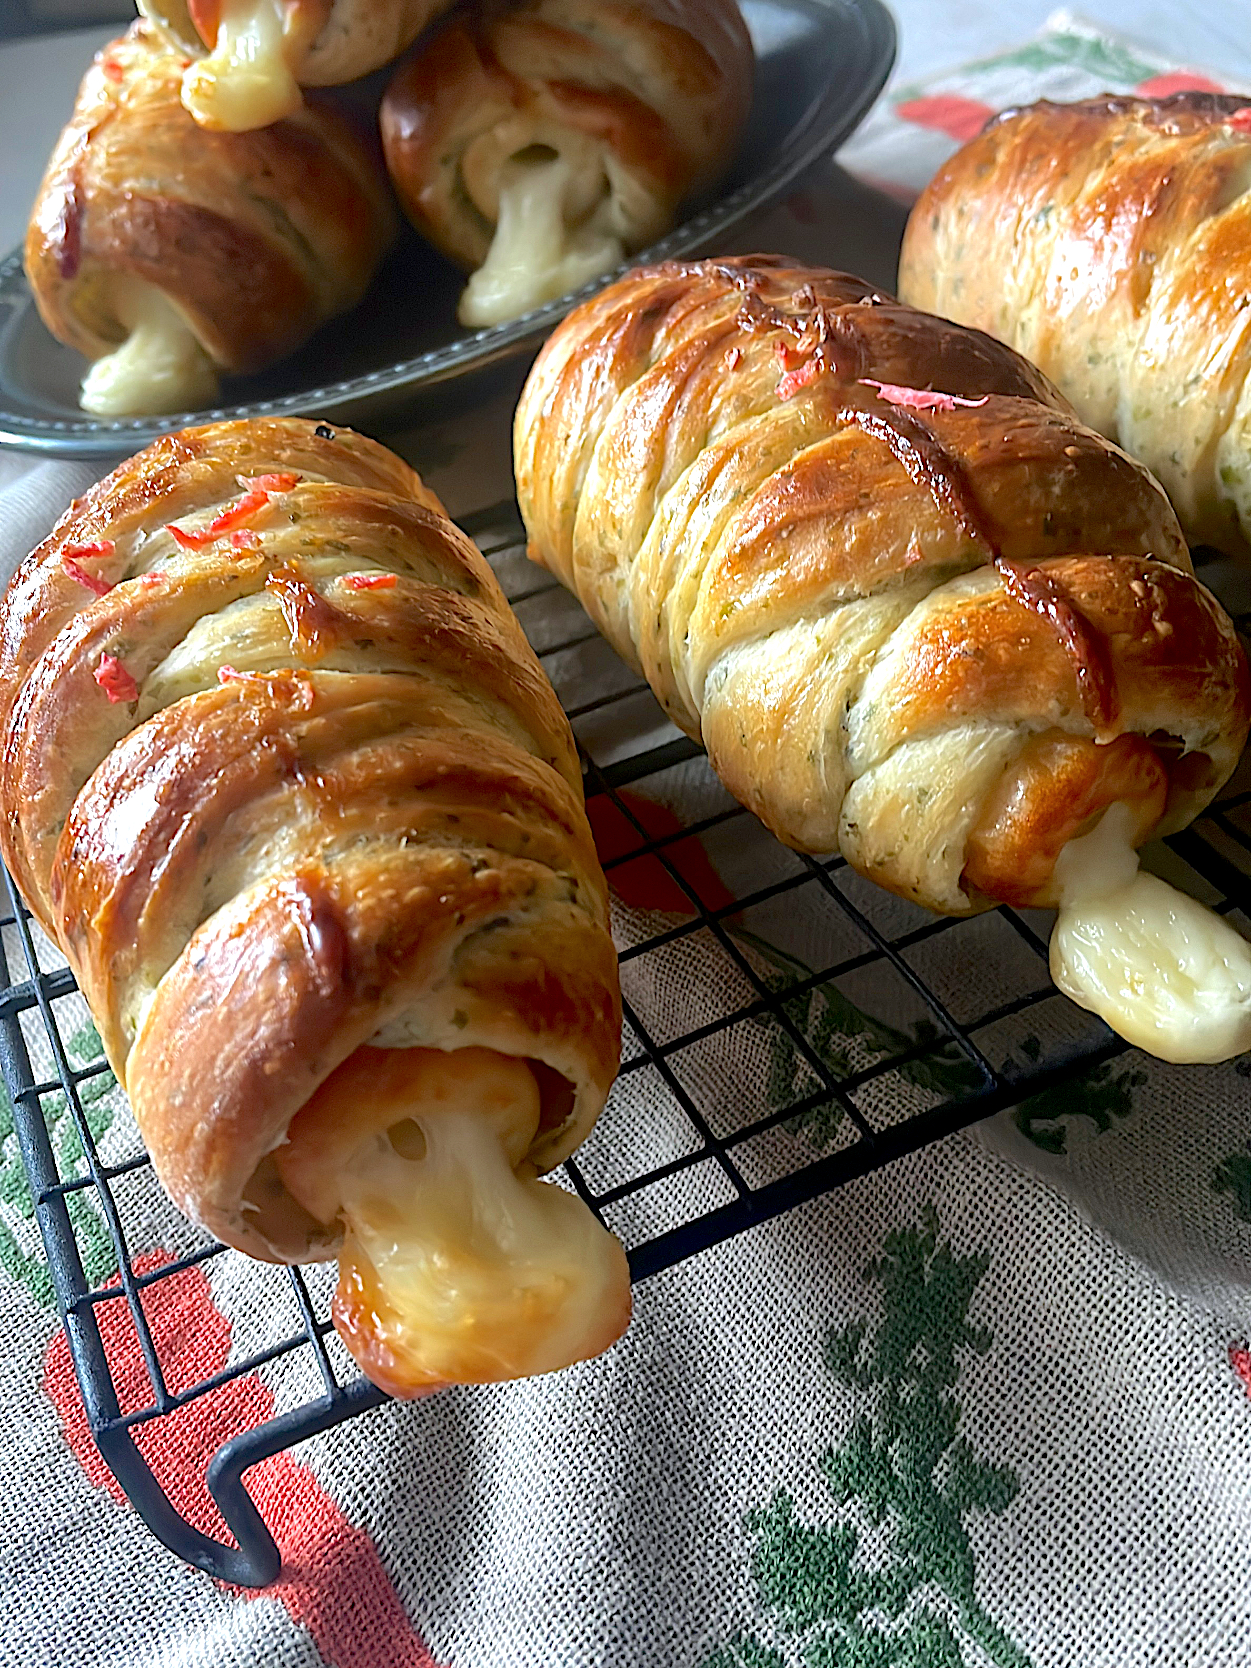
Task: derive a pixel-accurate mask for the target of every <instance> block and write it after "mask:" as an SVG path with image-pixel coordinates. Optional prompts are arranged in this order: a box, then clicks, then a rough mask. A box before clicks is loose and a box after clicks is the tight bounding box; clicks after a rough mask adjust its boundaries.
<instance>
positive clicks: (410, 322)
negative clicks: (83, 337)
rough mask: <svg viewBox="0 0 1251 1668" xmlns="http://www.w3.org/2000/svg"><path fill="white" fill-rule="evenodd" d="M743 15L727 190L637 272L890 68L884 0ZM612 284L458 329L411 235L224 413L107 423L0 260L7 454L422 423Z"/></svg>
mask: <svg viewBox="0 0 1251 1668" xmlns="http://www.w3.org/2000/svg"><path fill="white" fill-rule="evenodd" d="M743 12H744V15H745V17H746V19H747V23H748V26H749V28H750V29H751V34H752V39H753V42H754V44H755V48H756V55H757V62H756V85H755V95H754V98H753V101H752V109H751V114H750V116H749V118H748V122H747V126H746V129H745V131H744V135H743V142H742V145H741V147H740V151H739V157H738V161H737V163H736V165H735V167H734V169H733V170H732V172H731V174H730V177H729V179H728V181H727V183H726V187H725V191H724V194H723V195H722V196H720V197H719V198H717V200H716V201H715V202H713V203H711V204H710V205H708V206H707V207H704V208H703V209H702V210H701V211H700V212H697V213H694V214H693V215H692V216H691V217H690V218H689V219H687V220H686V221H684V222H683V224H682V225H681V226H679V227H678V228H677V229H676V230H675V231H673V232H671V233H669V235H668V236H667V237H665V238H662V239H661V241H660V242H659V243H656V244H654V245H653V246H652V247H651V248H650V249H647V250H644V251H643V252H642V253H641V254H640V255H637V256H635V257H634V258H633V259H632V261H631V262H630V263H629V264H630V265H635V264H638V263H640V262H643V261H653V260H667V259H672V258H673V257H675V256H683V255H691V254H698V253H704V254H708V253H713V252H715V251H716V250H717V248H718V246H719V245H722V244H723V243H724V241H726V240H728V239H729V238H730V237H731V236H732V235H733V234H734V233H735V232H736V231H737V230H739V229H740V228H741V227H742V226H743V223H744V222H745V221H747V220H748V218H749V217H750V216H751V215H753V214H755V213H756V212H757V211H759V210H761V209H763V208H765V207H767V206H768V205H769V204H770V203H771V202H773V201H774V200H775V199H776V198H778V197H779V196H780V195H781V194H782V193H783V192H785V190H786V188H787V187H788V186H789V185H790V184H791V182H792V181H793V180H794V179H795V178H796V176H797V175H798V174H800V173H801V172H802V171H803V170H804V169H805V168H806V167H807V166H808V165H809V164H810V163H812V162H814V161H816V159H817V158H818V157H820V156H823V155H825V156H828V155H829V154H830V153H831V152H832V151H833V150H834V149H835V148H836V147H837V146H839V145H840V144H842V143H843V141H844V140H845V139H847V138H848V137H849V136H850V134H851V133H852V132H853V131H854V130H855V128H856V127H857V125H858V124H859V123H860V122H861V121H862V120H863V118H864V116H865V115H866V114H867V113H868V111H869V109H870V108H871V106H872V105H873V103H874V101H875V100H876V98H877V96H878V94H879V93H880V92H881V90H882V88H883V86H884V85H885V83H886V78H887V76H888V75H889V74H890V70H891V66H892V64H893V62H894V56H895V27H894V23H893V22H892V19H891V16H890V13H889V12H888V11H887V10H886V8H885V7H884V6H883V5H882V4H881V3H880V0H743ZM67 114H68V112H67ZM621 270H624V268H622V269H621ZM612 276H614V274H609V275H608V276H607V277H605V278H601V279H597V280H595V281H594V282H593V283H590V284H587V285H585V286H584V287H583V288H582V289H580V290H576V291H574V292H573V293H572V294H570V295H567V296H562V297H561V299H560V300H559V301H552V302H549V303H547V304H546V305H545V306H543V307H539V308H536V309H535V310H534V311H533V312H530V313H527V314H525V315H524V317H522V318H519V319H514V320H513V321H511V322H510V323H508V324H502V325H492V326H491V327H489V328H488V329H485V330H476V331H467V330H464V329H462V328H461V326H460V325H459V324H458V323H457V321H456V300H457V297H458V296H459V294H460V290H461V287H462V285H463V283H464V278H463V275H462V274H461V273H459V272H458V271H456V270H455V269H454V268H453V267H452V266H450V265H449V264H448V263H447V262H446V261H444V260H443V259H442V258H441V257H440V256H438V255H437V254H435V252H434V251H433V250H431V249H430V248H429V247H428V246H427V245H426V244H424V243H423V242H422V241H421V240H420V239H419V238H418V237H417V235H416V234H415V233H408V232H406V233H405V235H404V236H403V237H402V238H401V240H400V242H399V244H398V245H397V246H396V248H395V249H394V250H393V251H392V253H391V254H390V255H389V256H388V258H387V260H386V262H385V263H384V265H383V267H382V269H381V271H380V272H379V274H378V276H377V278H376V280H375V282H374V284H373V286H372V287H371V289H370V291H369V294H368V295H367V296H366V297H365V299H364V301H363V302H362V303H361V304H360V306H359V307H357V308H355V309H354V311H353V312H351V313H348V314H345V315H344V316H343V317H341V318H339V319H335V320H332V321H331V322H330V323H329V324H328V325H326V326H325V327H324V328H323V329H322V330H320V331H319V332H318V333H317V335H316V336H314V337H313V338H312V340H311V341H310V342H308V343H307V344H306V346H305V347H304V348H302V349H301V350H300V352H299V353H298V354H295V355H293V356H292V357H291V358H289V359H285V360H283V361H281V362H280V363H279V364H277V365H275V366H273V367H272V368H271V369H270V370H268V371H266V372H263V373H262V374H260V375H258V376H251V377H236V378H231V379H229V380H227V382H226V383H225V384H224V385H223V392H224V394H225V395H226V400H225V401H224V402H223V404H221V405H220V406H216V407H214V408H212V409H210V410H206V411H197V412H184V413H181V414H178V415H175V416H169V417H155V418H153V417H147V418H127V419H122V420H113V421H100V420H97V419H95V418H92V417H89V416H88V415H87V414H86V413H85V412H83V411H82V410H81V409H80V408H79V406H78V399H77V396H78V385H79V382H80V381H81V379H82V375H83V371H84V369H85V361H84V360H83V359H82V358H81V356H80V355H79V354H77V353H75V352H73V350H72V349H70V348H66V347H63V346H62V345H61V344H60V343H59V342H57V341H55V340H54V339H53V338H52V336H50V335H49V334H48V332H47V330H46V329H45V328H44V326H43V323H42V322H41V320H40V318H39V315H38V313H37V312H36V310H35V306H34V302H33V301H32V299H31V295H30V291H29V289H28V287H27V284H26V279H25V275H24V273H23V271H22V256H21V250H20V249H19V250H15V251H14V253H13V254H11V255H10V256H9V257H8V258H7V260H5V261H4V262H3V263H2V264H0V446H13V447H17V448H20V449H22V450H26V451H35V452H44V453H52V454H55V455H58V456H62V457H80V458H89V457H100V458H105V457H114V456H117V455H118V454H121V453H126V452H132V451H134V450H135V449H136V448H137V447H139V446H142V445H145V444H146V443H147V442H148V441H149V440H152V439H153V438H154V437H155V436H156V435H158V434H161V433H164V432H166V431H167V430H170V429H175V428H181V427H183V426H184V425H185V424H186V423H187V422H189V421H197V422H208V421H213V420H215V419H218V418H222V417H258V416H272V415H309V414H314V413H315V414H317V415H319V416H327V417H333V418H336V419H338V420H339V421H340V422H355V423H366V424H372V425H374V426H375V427H376V426H378V425H379V424H380V423H382V422H383V421H394V420H396V419H400V418H404V417H412V416H421V415H429V414H430V413H431V411H432V409H434V408H446V407H447V406H448V405H449V404H451V403H456V404H459V403H461V401H462V400H463V399H464V398H467V397H472V396H474V395H476V394H478V393H480V392H483V391H485V387H486V385H487V384H488V383H489V382H490V381H491V380H493V379H495V378H496V377H498V374H499V372H500V370H501V369H502V368H504V367H506V366H507V365H508V362H510V361H512V362H514V368H516V367H517V366H519V365H520V364H521V363H523V362H524V361H525V360H526V359H527V358H528V357H529V356H531V355H533V353H534V352H535V351H536V350H537V348H538V346H539V344H540V343H541V342H542V340H543V339H544V337H545V336H547V335H548V334H549V332H550V331H551V330H552V329H553V327H554V326H555V325H556V324H557V323H558V322H559V320H560V319H561V318H563V316H564V315H565V313H566V312H568V310H569V309H570V308H571V307H572V306H573V305H574V304H575V303H576V302H578V301H580V300H583V299H584V298H585V297H586V296H588V295H591V294H593V293H594V291H595V290H596V289H598V288H600V287H602V285H603V284H605V283H607V282H608V281H609V279H610V278H611V277H612Z"/></svg>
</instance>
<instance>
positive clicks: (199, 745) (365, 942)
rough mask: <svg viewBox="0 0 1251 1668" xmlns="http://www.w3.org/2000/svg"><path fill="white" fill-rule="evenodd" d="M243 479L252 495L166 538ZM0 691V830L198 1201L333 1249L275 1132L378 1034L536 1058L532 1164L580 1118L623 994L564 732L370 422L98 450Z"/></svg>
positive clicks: (237, 1233)
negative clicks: (219, 525)
mask: <svg viewBox="0 0 1251 1668" xmlns="http://www.w3.org/2000/svg"><path fill="white" fill-rule="evenodd" d="M258 477H267V478H268V486H267V487H264V488H262V489H261V492H262V494H263V495H264V494H267V496H266V497H265V501H263V502H260V503H257V502H256V501H255V499H253V501H252V508H251V509H248V510H247V513H246V514H244V515H242V516H241V517H236V518H235V521H234V523H233V524H232V525H231V526H229V527H228V528H227V529H225V530H223V531H222V532H221V533H220V534H219V535H218V536H216V537H212V538H207V537H206V539H205V542H204V543H203V544H202V545H199V546H196V545H195V544H192V545H191V546H190V547H187V548H184V545H185V544H186V536H187V535H188V534H190V536H191V537H192V539H194V538H195V537H196V536H197V530H198V531H199V532H201V533H203V532H204V531H205V529H206V528H207V526H208V524H210V523H211V522H212V521H213V520H214V519H215V517H216V516H217V515H218V514H219V513H221V512H222V511H223V509H229V507H230V506H232V505H236V506H237V505H238V504H239V502H240V500H241V499H242V498H243V496H244V489H243V486H242V485H241V481H242V482H246V481H248V480H255V479H257V478H258ZM245 509H246V505H245ZM170 523H178V524H179V525H180V526H181V527H182V528H183V530H184V541H183V545H180V544H179V542H178V541H177V540H176V539H175V538H174V536H173V535H172V534H171V532H170V531H169V524H170ZM88 546H92V547H95V548H94V549H87V548H85V547H88ZM76 552H77V554H76ZM83 574H87V575H88V576H89V577H90V578H91V580H92V581H93V585H92V586H91V587H89V586H87V585H85V584H83V583H82V582H81V575H83ZM379 581H381V583H378V582H379ZM97 589H100V590H103V594H102V595H98V596H97V595H96V594H95V590H97ZM108 656H112V657H113V660H114V661H116V662H118V663H120V667H121V669H122V672H123V673H124V674H126V675H129V677H130V678H132V679H133V686H132V687H129V688H128V687H127V686H125V684H124V683H123V684H121V685H118V684H117V683H116V681H115V682H114V686H113V687H114V694H115V695H118V694H120V697H121V698H119V699H110V697H109V695H108V693H107V692H106V687H105V685H106V684H107V683H108V681H109V680H108V678H107V677H105V678H104V682H102V681H101V672H102V668H107V666H108V664H109V662H108V661H107V659H106V658H105V657H108ZM127 695H130V696H131V697H132V698H130V699H127V698H126V697H127ZM0 720H2V723H3V729H2V754H0V803H2V804H3V808H4V813H5V816H4V829H3V836H2V838H3V848H4V855H5V857H6V859H7V861H8V862H9V863H10V864H11V865H12V868H13V872H14V874H15V875H16V876H17V877H18V881H19V885H20V886H21V888H22V890H23V892H24V895H25V896H26V897H27V899H28V901H29V903H30V906H31V908H32V910H33V911H34V913H35V914H36V916H37V917H38V919H39V920H40V921H41V923H42V924H43V925H44V926H45V928H46V929H47V930H48V931H50V932H51V933H52V934H53V935H54V936H55V937H56V938H57V940H58V941H59V942H60V943H61V945H62V947H63V948H64V950H65V953H66V955H67V956H68V958H69V960H70V963H71V966H72V967H73V969H74V972H75V975H76V977H77V978H78V980H79V983H80V985H81V986H82V989H83V992H84V994H85V996H86V998H87V1000H88V1003H89V1004H90V1006H91V1009H92V1012H93V1014H94V1015H95V1018H96V1022H97V1024H98V1026H99V1029H100V1033H101V1036H102V1038H103V1040H104V1044H105V1048H106V1051H107V1053H108V1056H109V1059H110V1061H111V1063H112V1064H113V1066H114V1069H115V1070H116V1072H117V1075H118V1078H119V1080H120V1081H121V1082H122V1083H123V1084H124V1085H125V1087H126V1090H127V1092H128V1094H129V1095H130V1097H131V1102H132V1105H133V1106H134V1110H135V1115H136V1118H137V1119H138V1122H139V1125H140V1128H141V1130H142V1132H143V1135H144V1139H145V1141H146V1142H147V1145H148V1147H149V1150H150V1151H151V1153H152V1156H153V1159H154V1161H155V1164H156V1167H157V1171H158V1174H159V1175H160V1176H161V1179H162V1181H163V1182H164V1184H165V1186H166V1188H167V1189H168V1190H169V1192H170V1194H171V1196H172V1197H173V1198H174V1199H175V1201H176V1202H177V1203H178V1204H179V1205H180V1206H181V1207H182V1208H183V1209H184V1210H185V1211H186V1212H187V1213H188V1214H189V1215H191V1216H192V1217H194V1218H195V1219H197V1220H199V1221H201V1222H202V1223H204V1224H205V1226H207V1227H208V1228H210V1229H211V1231H213V1232H214V1233H216V1234H218V1235H219V1236H220V1237H222V1238H224V1239H225V1240H227V1241H228V1242H229V1243H231V1244H233V1245H237V1246H239V1247H240V1248H241V1249H243V1250H246V1251H249V1252H251V1253H252V1254H253V1255H257V1256H261V1257H279V1258H288V1259H291V1258H297V1257H306V1256H310V1255H312V1256H325V1255H329V1254H331V1253H332V1252H333V1250H334V1247H335V1243H336V1239H337V1233H338V1226H337V1224H323V1223H318V1222H316V1221H314V1220H313V1219H312V1218H311V1217H309V1216H308V1214H307V1212H305V1211H304V1210H302V1209H301V1208H300V1207H299V1206H298V1205H296V1204H295V1201H294V1200H292V1199H291V1198H290V1197H289V1196H287V1195H285V1192H284V1190H283V1189H282V1187H281V1184H280V1183H279V1182H278V1181H277V1179H276V1177H275V1175H274V1173H273V1171H272V1164H267V1162H266V1161H267V1155H269V1154H270V1153H272V1152H273V1150H274V1148H275V1147H276V1146H277V1145H278V1144H279V1143H280V1142H281V1141H282V1140H283V1138H284V1134H285V1130H286V1127H287V1125H288V1124H289V1123H290V1120H291V1118H292V1117H293V1116H294V1114H295V1113H296V1112H297V1111H298V1110H299V1109H300V1107H301V1106H303V1105H304V1103H305V1102H306V1101H307V1100H308V1098H309V1096H310V1095H311V1094H312V1092H313V1091H314V1089H316V1087H317V1086H318V1084H319V1083H321V1082H322V1081H323V1080H324V1079H325V1078H326V1077H327V1076H328V1075H329V1074H330V1072H332V1071H333V1070H334V1068H335V1067H336V1066H338V1065H339V1064H340V1063H341V1062H342V1061H344V1060H345V1059H347V1058H348V1056H350V1055H351V1054H352V1053H353V1052H354V1050H355V1049H357V1048H358V1047H360V1046H361V1045H363V1044H366V1043H368V1042H370V1041H371V1040H374V1041H377V1040H378V1039H379V1038H380V1037H381V1040H382V1043H383V1045H384V1046H385V1045H388V1044H389V1045H391V1046H396V1045H400V1046H402V1045H405V1044H416V1045H419V1046H423V1047H426V1048H435V1049H444V1050H447V1049H456V1048H461V1047H470V1046H475V1045H478V1046H483V1047H486V1048H490V1049H494V1050H496V1051H497V1052H499V1053H503V1054H509V1055H513V1056H517V1057H520V1058H522V1059H528V1060H532V1061H537V1062H540V1069H539V1071H538V1072H537V1073H536V1075H537V1076H539V1079H540V1083H541V1086H543V1087H544V1088H545V1089H546V1090H547V1091H548V1092H547V1094H546V1097H545V1106H544V1117H543V1119H542V1121H541V1123H540V1127H539V1131H538V1135H537V1137H536V1139H535V1142H534V1144H533V1146H532V1148H531V1151H530V1157H531V1158H532V1159H533V1161H534V1162H535V1163H536V1164H537V1165H538V1167H539V1168H540V1169H546V1168H550V1167H551V1165H553V1164H555V1163H558V1162H559V1161H560V1159H562V1158H563V1157H564V1156H566V1155H567V1154H568V1152H570V1151H571V1150H572V1148H573V1147H574V1146H575V1145H576V1144H577V1142H578V1141H579V1140H580V1139H581V1138H582V1137H583V1136H584V1135H585V1133H586V1131H587V1129H588V1128H589V1127H590V1124H591V1123H592V1122H593V1121H594V1119H595V1117H596V1115H597V1114H598V1112H599V1110H600V1108H601V1106H602V1105H603V1102H604V1098H605V1096H606V1094H607V1092H608V1088H609V1086H610V1085H611V1082H612V1079H613V1076H614V1074H615V1071H616V1064H617V1052H618V1047H619V1038H620V998H619V994H618V986H617V972H616V957H615V954H614V951H613V946H612V942H611V939H610V937H609V935H608V931H607V891H606V887H605V885H604V880H603V875H602V873H601V871H600V868H599V864H598V861H597V859H596V856H595V851H594V846H593V844H592V841H591V836H590V831H589V828H588V826H587V822H586V816H585V812H584V810H583V807H582V798H581V774H580V770H579V766H578V762H577V757H576V753H575V750H574V745H573V739H572V736H571V734H570V731H569V726H568V723H567V721H566V719H565V717H564V714H563V713H562V712H561V710H560V707H559V705H558V703H557V701H556V698H555V696H554V694H553V693H552V690H551V687H550V685H549V684H548V683H547V680H546V679H545V678H544V676H543V674H542V672H541V670H540V668H539V666H538V663H537V661H536V660H535V658H534V655H533V652H532V651H531V649H530V647H529V645H528V644H527V642H526V640H525V638H524V636H523V635H522V632H521V629H520V627H519V626H518V624H517V622H516V620H515V618H514V617H513V615H512V613H511V611H510V610H509V608H508V606H507V604H506V602H505V601H504V598H503V596H502V593H501V592H500V590H499V586H498V584H497V582H496V580H495V578H494V575H493V574H492V573H491V570H490V568H489V567H488V565H487V564H486V562H485V561H484V560H483V559H482V557H481V555H480V554H479V553H478V551H477V550H476V549H475V548H474V546H473V545H472V544H471V542H470V541H469V540H468V539H467V538H466V537H465V535H464V534H462V533H461V532H460V531H459V529H457V528H456V527H455V526H454V525H453V524H452V523H451V522H450V521H449V520H448V519H447V517H446V516H445V515H444V514H443V513H442V511H441V509H440V507H439V505H438V501H437V500H436V499H435V498H434V497H433V495H432V494H430V493H429V492H428V491H427V490H426V489H425V488H424V487H423V486H422V485H421V483H420V481H419V479H418V478H417V476H416V475H415V474H414V473H413V472H412V471H411V470H410V469H409V468H408V467H407V465H405V464H403V463H401V461H400V460H399V459H398V458H396V457H395V456H393V455H392V454H391V453H389V452H387V451H385V450H384V449H383V448H382V447H380V446H377V445H375V444H374V443H373V442H370V441H367V440H365V439H363V438H362V437H361V436H359V435H355V434H353V433H352V432H351V431H350V430H338V431H337V432H335V431H332V430H330V429H328V428H326V427H325V426H324V425H323V426H322V427H321V429H320V430H319V429H318V427H316V426H315V425H314V424H313V423H311V422H304V421H299V420H295V419H292V420H288V421H258V422H252V423H222V424H215V425H212V426H210V427H207V428H202V429H196V430H187V431H185V432H183V433H181V434H176V435H170V436H167V437H165V438H164V439H162V440H159V441H157V442H156V443H155V444H154V445H152V446H151V447H149V448H148V449H147V450H146V451H145V452H142V453H140V454H139V455H138V456H137V457H136V458H132V459H131V460H129V461H128V462H127V463H125V464H123V465H121V466H120V468H119V469H117V470H115V471H114V473H113V474H112V475H111V476H109V477H108V478H107V479H105V480H104V481H102V482H100V483H99V485H98V486H96V487H94V488H92V490H91V491H90V492H89V493H88V494H87V495H86V497H85V498H83V499H81V500H80V501H79V502H78V503H76V504H75V505H73V506H72V507H71V509H70V510H69V511H68V512H67V514H66V515H65V516H64V517H63V518H62V519H61V521H60V522H59V523H58V525H57V527H56V529H55V530H54V531H53V533H52V534H51V536H50V537H49V538H48V539H47V540H46V541H45V542H44V543H43V544H42V545H41V546H40V547H39V549H38V550H36V551H35V552H34V553H33V554H32V556H31V557H29V558H28V560H27V561H26V562H25V563H24V564H23V566H22V568H21V569H19V571H18V573H17V574H16V575H15V577H14V579H13V581H12V583H11V585H10V587H9V590H8V593H7V594H6V597H5V601H4V604H3V608H2V610H0ZM570 1085H571V1086H572V1092H571V1091H570V1088H569V1087H568V1086H570Z"/></svg>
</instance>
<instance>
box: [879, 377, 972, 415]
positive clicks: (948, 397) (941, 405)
mask: <svg viewBox="0 0 1251 1668" xmlns="http://www.w3.org/2000/svg"><path fill="white" fill-rule="evenodd" d="M860 386H861V387H862V388H876V389H877V391H878V394H879V395H880V396H881V397H882V399H884V400H885V401H886V403H887V405H901V406H903V407H904V408H905V409H906V410H908V411H954V410H955V409H956V407H957V406H958V405H967V406H979V405H985V404H986V401H987V400H988V399H989V398H990V395H989V394H983V395H982V397H981V399H980V400H966V399H962V398H961V396H960V395H959V394H939V393H936V392H935V390H934V389H933V388H905V387H904V386H903V384H902V383H898V382H875V381H874V380H873V378H872V377H871V376H864V377H861V378H860Z"/></svg>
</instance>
